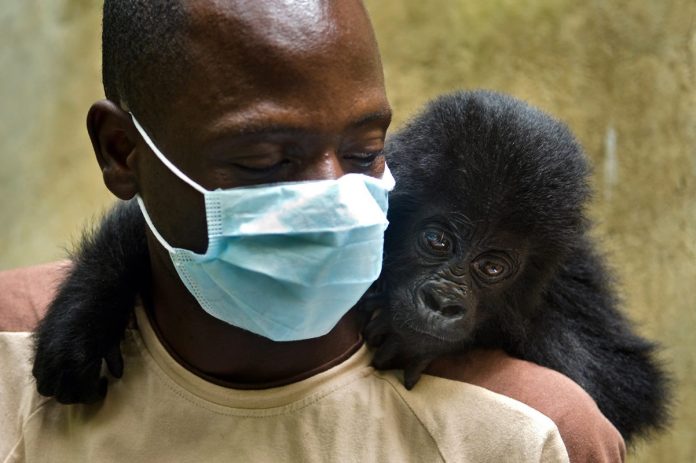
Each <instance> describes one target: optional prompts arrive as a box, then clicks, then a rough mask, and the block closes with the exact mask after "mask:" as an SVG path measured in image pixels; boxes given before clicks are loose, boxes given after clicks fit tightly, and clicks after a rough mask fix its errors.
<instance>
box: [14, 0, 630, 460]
mask: <svg viewBox="0 0 696 463" xmlns="http://www.w3.org/2000/svg"><path fill="white" fill-rule="evenodd" d="M103 39H104V43H103V53H104V66H103V72H104V76H103V77H104V85H105V90H106V96H107V99H106V100H103V101H99V102H97V103H95V104H94V105H93V106H92V107H91V109H90V111H89V114H88V121H87V123H88V131H89V135H90V138H91V140H92V143H93V146H94V150H95V153H96V156H97V160H98V162H99V165H100V166H101V169H102V172H103V175H104V181H105V184H106V186H107V187H108V188H109V190H110V191H111V192H113V193H114V195H116V196H117V197H118V198H120V199H123V200H126V199H131V198H133V197H135V196H136V195H137V196H138V197H139V200H140V201H141V207H142V209H143V212H144V213H145V214H146V216H147V217H148V218H149V220H150V223H149V230H148V248H149V253H150V262H151V269H150V270H151V285H150V286H151V287H150V291H149V292H147V293H146V294H143V301H144V304H142V305H139V306H138V307H137V308H136V322H137V329H133V330H129V332H128V334H127V337H126V339H125V341H124V344H123V347H122V349H123V353H124V359H125V364H126V369H127V370H126V373H125V375H124V377H123V378H122V379H121V380H119V381H115V382H113V384H112V386H111V387H110V389H109V394H108V395H107V397H106V398H105V400H104V401H103V402H102V403H98V404H93V405H72V406H65V405H61V404H58V403H57V402H56V401H55V400H52V399H48V398H44V397H41V396H39V395H38V394H37V393H36V392H35V391H34V384H33V383H32V381H31V377H30V365H29V356H30V351H31V341H30V336H29V334H27V333H22V334H19V333H6V334H2V335H0V356H2V358H3V364H4V365H8V364H11V365H15V367H14V368H12V369H11V370H9V371H6V372H5V373H4V374H3V377H2V380H1V381H0V397H2V400H1V401H0V416H1V420H0V423H1V424H0V456H1V457H2V458H3V459H5V461H80V460H84V461H194V460H195V461H223V460H224V461H229V460H233V461H237V460H238V461H278V460H282V461H476V462H478V461H491V462H500V461H515V462H523V461H567V460H568V455H570V457H571V459H572V460H573V461H618V460H620V459H622V458H623V451H624V450H623V442H622V441H621V439H620V436H618V433H617V432H616V430H615V429H614V428H613V427H612V426H611V425H610V424H609V423H608V421H607V420H606V419H605V418H604V417H603V416H602V415H601V414H600V413H599V411H598V410H597V408H596V406H594V404H593V403H592V401H591V399H589V397H588V396H587V395H586V394H584V393H583V392H582V391H581V390H580V389H579V387H577V386H576V385H574V384H573V383H572V382H570V381H569V380H568V379H567V378H564V377H562V376H561V375H559V374H557V373H555V372H551V371H549V370H546V369H543V368H540V367H536V366H534V365H531V364H528V363H526V362H521V361H516V360H512V359H509V358H507V357H505V356H504V355H503V354H500V353H474V354H472V355H471V356H469V357H467V358H464V357H460V358H455V359H448V360H443V361H442V362H440V363H439V364H437V365H434V366H433V368H432V370H431V373H433V374H435V375H439V376H444V377H448V378H451V379H443V378H438V377H436V376H426V377H424V378H423V379H422V380H421V382H420V383H419V385H418V387H417V388H415V389H414V390H413V391H411V392H409V391H406V390H405V389H404V388H403V387H402V386H401V384H400V381H399V379H398V377H397V376H396V374H395V372H383V373H380V372H376V371H374V370H373V369H372V368H371V367H370V366H369V363H370V354H369V352H368V351H367V350H366V349H365V347H363V346H362V338H361V336H360V331H361V328H362V327H361V325H360V321H359V318H358V316H357V314H356V313H355V311H354V310H349V308H350V305H347V306H346V304H343V306H345V310H344V309H343V306H341V307H338V308H336V307H333V302H332V303H331V305H327V304H326V303H325V302H324V307H325V309H324V310H318V311H314V312H312V313H311V314H310V313H307V314H306V319H305V320H301V321H304V322H306V323H294V324H293V322H292V321H288V322H283V323H281V322H279V321H278V320H279V319H280V318H282V317H283V315H284V314H282V313H280V314H277V313H272V311H270V312H271V313H264V312H263V310H264V307H261V308H260V309H259V312H258V313H257V315H256V316H254V315H251V316H246V317H245V316H242V315H241V314H242V310H241V307H242V306H243V307H247V305H249V306H253V304H254V302H255V301H253V294H252V296H251V297H250V299H251V300H249V299H247V300H245V301H243V302H239V305H240V309H239V310H232V311H229V310H227V311H226V309H225V308H226V307H230V305H229V304H227V303H225V304H219V303H216V301H218V300H219V299H221V298H222V299H224V297H226V296H225V294H229V292H225V291H224V289H227V288H223V289H222V290H221V289H220V287H219V285H223V286H224V285H227V284H229V283H230V279H226V278H219V279H218V280H222V281H212V280H216V279H215V278H210V279H209V280H205V281H204V280H197V278H199V277H200V278H201V279H203V278H205V276H202V275H203V274H202V273H201V272H202V271H201V270H200V269H198V268H197V267H195V265H194V264H192V263H191V262H192V261H195V260H196V254H198V255H200V254H209V253H211V252H214V251H215V250H216V249H218V246H219V245H220V241H221V239H222V237H221V236H220V235H221V232H220V231H219V230H217V228H216V227H214V226H211V223H213V222H215V223H217V222H216V221H217V217H219V216H221V215H224V214H225V213H226V212H225V211H226V210H227V208H232V209H234V208H236V207H238V205H231V204H230V202H229V201H230V199H229V197H231V196H234V195H235V193H234V192H244V195H245V196H243V198H247V197H248V196H246V194H247V193H248V194H257V193H259V192H260V194H261V195H262V197H263V201H265V202H264V203H263V205H264V207H267V210H268V211H269V212H268V213H265V214H262V215H261V217H260V220H261V221H262V222H263V221H264V219H268V220H266V222H265V226H267V227H271V226H272V225H271V222H273V223H275V222H274V221H273V220H271V219H270V218H269V217H272V218H275V215H274V214H275V212H274V208H273V207H272V204H271V207H268V206H269V203H268V201H269V199H268V198H269V196H268V195H270V193H269V192H270V191H271V190H269V188H275V187H273V185H278V184H287V185H288V186H287V188H288V189H289V190H288V191H290V192H291V193H287V194H298V195H300V199H302V200H305V199H307V194H308V192H307V191H308V190H310V189H314V188H315V187H317V188H320V189H321V192H322V195H323V196H321V198H324V199H326V201H329V200H328V198H329V197H330V198H332V199H331V201H333V200H336V201H339V200H338V199H336V198H334V197H333V196H332V195H333V194H334V193H333V192H334V189H335V188H343V187H344V185H345V183H346V182H347V180H346V181H345V182H344V179H348V178H351V179H353V178H358V179H360V180H356V181H357V182H358V183H359V186H356V187H352V186H351V187H350V188H351V189H350V190H348V191H351V192H354V191H358V189H360V188H361V187H360V185H362V186H365V185H367V186H368V189H369V190H370V191H373V192H374V191H375V190H376V191H378V193H374V197H373V198H369V197H367V198H366V200H365V201H366V202H364V203H361V204H365V205H366V207H367V205H368V204H369V205H370V207H373V206H374V207H373V209H374V210H375V211H377V212H375V214H377V216H379V212H378V210H379V208H378V206H379V204H380V194H381V193H384V192H386V190H388V189H389V174H388V169H387V168H386V167H385V163H384V158H383V156H382V155H381V150H382V147H383V142H384V138H385V135H386V130H387V127H388V125H389V122H390V117H391V113H390V108H389V104H388V101H387V98H386V95H385V90H384V83H383V76H382V69H381V63H380V58H379V53H378V50H377V46H376V43H375V39H374V36H373V33H372V29H371V26H370V23H369V20H368V18H367V15H366V12H365V10H364V8H363V6H362V4H361V3H360V2H359V1H358V0H342V1H320V0H314V1H301V2H299V1H298V2H293V1H287V0H286V1H280V0H277V1H264V2H249V1H244V0H229V1H213V0H201V1H197V2H166V1H145V0H141V1H131V2H125V1H114V0H107V1H106V3H105V8H104V36H103ZM347 174H362V176H357V177H355V176H351V177H346V175H347ZM316 181H328V182H325V183H324V182H316ZM351 181H352V180H351ZM287 182H300V183H287ZM256 185H265V186H264V187H260V189H257V188H254V189H248V190H245V189H244V188H245V187H249V186H256ZM267 185H271V187H267ZM282 188H285V187H282ZM217 189H221V190H224V192H223V193H222V194H219V195H217V196H215V195H211V194H210V192H214V191H215V190H217ZM230 191H231V192H233V193H231V194H228V193H225V192H230ZM360 191H363V190H362V189H360ZM379 192H381V193H379ZM267 193H268V195H267ZM284 194H285V193H283V194H281V195H280V196H281V198H280V199H279V201H281V203H280V204H283V205H286V203H284V202H282V201H284V196H283V195H284ZM213 196H215V198H217V199H219V200H220V201H221V202H224V204H222V205H219V204H218V206H214V205H213V203H215V201H216V200H217V199H215V198H213ZM218 196H220V197H219V198H218ZM372 200H374V201H375V202H374V204H373V203H372ZM241 202H242V203H244V202H245V199H242V200H241ZM329 204H333V203H331V202H329ZM343 206H346V208H347V209H348V210H349V213H348V216H346V217H344V216H340V217H339V218H340V219H341V220H343V219H345V220H346V221H347V222H349V223H353V222H356V223H360V224H362V223H363V222H364V220H366V219H365V217H364V216H363V215H362V214H363V212H362V211H361V210H360V209H361V208H360V207H358V208H357V209H356V208H355V207H353V209H351V206H350V205H346V204H344V203H341V207H343ZM215 207H217V209H215ZM375 208H377V209H375ZM276 209H283V208H282V207H279V208H276ZM330 209H331V208H328V209H327V210H326V211H324V212H327V213H328V212H329V211H330ZM334 209H335V208H334ZM235 210H236V209H235ZM211 211H216V212H215V213H213V212H211ZM253 212H254V211H246V212H245V213H248V214H252V213H253ZM289 212H290V214H291V215H290V218H289V220H290V221H299V222H302V220H299V219H298V217H305V216H306V215H307V214H309V212H308V211H307V210H306V209H303V208H298V207H293V208H290V209H289ZM382 212H383V211H382ZM351 214H353V215H351ZM233 219H234V220H232V221H231V222H225V221H224V219H220V227H221V228H224V226H225V224H228V225H229V224H230V223H231V224H232V225H235V221H236V220H242V219H241V218H240V215H239V214H237V215H235V216H234V217H233ZM243 223H244V224H245V225H247V224H248V225H249V227H250V228H253V226H252V225H254V224H256V222H253V221H252V222H248V223H247V222H243ZM371 224H372V225H375V226H377V225H379V220H376V221H374V223H372V222H371ZM254 226H255V225H254ZM371 230H372V228H371ZM281 241H282V240H281ZM264 249H266V248H264ZM285 251H286V250H285V249H283V248H282V244H281V247H280V248H278V253H281V252H285ZM264 252H265V251H264ZM365 252H366V253H369V252H372V254H370V256H371V257H374V256H375V255H379V252H381V248H379V249H378V251H377V254H375V250H374V249H372V251H370V250H367V249H366V250H365ZM176 256H179V257H176ZM181 256H184V257H181ZM264 256H265V254H264V253H262V252H258V253H257V254H253V253H251V254H249V258H248V259H247V261H246V263H247V264H248V267H249V269H250V270H252V273H263V274H264V276H263V278H261V280H263V281H265V282H266V283H265V285H266V286H264V284H261V285H259V286H258V287H255V286H254V287H253V288H252V286H253V285H254V284H257V283H258V280H259V278H256V277H255V278H252V277H249V278H250V280H249V281H250V282H249V285H246V284H245V285H238V286H237V287H235V288H233V292H235V291H240V292H242V291H247V290H250V289H249V288H252V289H253V290H254V291H257V292H256V293H255V294H257V295H259V296H262V297H259V296H257V299H259V298H261V299H263V298H264V297H265V296H268V295H267V294H263V291H264V288H268V292H269V293H270V292H272V290H271V289H270V288H271V287H275V286H274V285H275V284H276V283H277V279H276V278H269V277H268V272H267V271H268V269H267V268H262V269H260V268H257V266H258V265H260V264H259V262H263V261H264V259H263V257H264ZM223 257H224V256H221V258H223ZM300 257H302V255H301V256H300ZM348 257H349V256H344V257H343V258H344V259H347V258H348ZM341 262H342V261H340V260H338V261H337V262H333V263H332V264H333V265H334V266H336V265H338V266H339V267H340V264H341ZM194 263H195V262H194ZM243 263H244V262H239V261H238V262H237V264H238V265H241V264H243ZM345 264H346V265H348V262H347V261H346V262H345ZM311 265H312V264H310V263H308V262H305V261H304V259H301V258H298V260H297V262H296V266H297V268H299V269H301V270H303V271H304V270H307V269H311ZM182 268H183V269H182ZM332 269H333V270H332V272H336V273H340V272H338V270H337V269H336V268H335V267H332ZM281 270H282V269H281ZM294 270H295V269H287V272H288V273H290V272H293V271H294ZM49 271H50V270H49V269H46V268H41V269H33V270H24V271H16V272H10V273H8V274H5V275H4V277H3V278H2V280H3V281H4V285H5V287H6V289H7V291H6V292H3V294H4V295H5V296H4V299H5V300H2V301H0V309H1V310H2V311H3V312H9V311H10V309H9V308H8V307H11V308H12V311H17V310H21V307H22V306H24V307H26V306H27V305H29V303H28V302H27V301H31V297H35V296H32V295H33V294H34V292H35V291H36V290H37V289H36V286H35V284H37V283H40V278H41V275H44V278H45V275H46V274H47V272H49ZM206 272H208V273H206V274H205V275H208V276H210V275H211V274H213V273H214V272H215V269H213V270H210V269H208V270H206ZM211 272H212V273H211ZM264 272H265V273H264ZM320 273H321V272H320ZM372 273H374V272H372ZM370 278H371V279H374V278H376V275H371V276H370V275H367V276H366V277H365V281H363V283H366V284H369V281H367V280H369V279H370ZM28 279H31V280H32V282H33V283H34V284H27V283H26V282H27V280H28ZM252 280H253V281H252ZM18 281H21V282H22V284H24V285H26V286H24V288H25V289H24V290H22V289H17V288H22V287H21V286H20V285H18V284H17V282H18ZM332 281H333V280H332ZM232 283H233V284H234V281H232ZM216 285H217V286H216ZM216 291H217V292H216ZM303 291H304V290H303ZM235 294H236V293H235ZM302 297H303V298H304V297H305V294H304V293H302ZM306 298H307V300H311V301H313V302H315V300H314V299H312V297H311V295H306ZM289 299H290V296H288V300H289ZM300 299H301V298H300ZM302 300H304V299H302ZM39 305H40V304H39ZM304 309H305V307H304V306H302V305H300V306H298V310H301V311H302V310H304ZM339 309H340V310H339ZM37 311H38V312H40V311H41V308H38V309H37ZM329 313H330V314H331V316H332V317H333V318H331V319H328V318H327V314H329ZM285 315H287V314H285ZM255 317H257V318H255ZM327 320H329V322H328V323H329V324H328V327H327V325H326V323H327ZM314 322H316V326H317V327H318V328H317V329H316V330H315V331H313V332H304V331H303V330H305V329H307V325H309V326H314V325H313V324H314ZM279 327H280V328H286V329H284V330H281V329H280V328H279ZM327 329H328V330H329V331H328V333H326V331H327ZM313 334H318V336H314V335H313ZM452 379H454V380H455V381H452ZM457 380H458V381H457ZM518 382H519V383H521V384H517V383H518ZM474 384H477V385H474ZM480 386H484V387H480ZM541 388H543V389H541ZM491 391H495V392H500V393H502V394H507V395H510V396H513V397H515V398H517V399H518V400H520V401H522V402H526V403H529V404H530V405H532V407H535V408H537V410H535V409H534V408H532V407H530V406H527V405H525V404H523V403H522V402H520V401H517V400H513V399H511V398H509V397H506V396H505V395H502V394H498V393H495V392H491ZM540 411H541V412H543V413H545V414H546V415H547V416H545V415H544V414H543V413H541V412H540ZM550 418H551V419H550ZM561 436H563V438H561Z"/></svg>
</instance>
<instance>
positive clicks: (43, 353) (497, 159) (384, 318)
mask: <svg viewBox="0 0 696 463" xmlns="http://www.w3.org/2000/svg"><path fill="white" fill-rule="evenodd" d="M385 151H386V156H387V160H388V163H389V166H390V168H391V169H392V171H393V173H394V176H395V177H396V179H397V187H396V189H395V190H394V192H393V193H392V195H391V196H390V212H389V220H390V226H389V229H388V230H387V234H386V244H385V262H384V270H383V273H382V277H381V278H380V282H379V283H381V284H380V285H379V286H380V287H381V288H382V293H381V296H382V297H380V295H377V296H376V297H372V298H370V299H369V301H370V302H369V304H368V303H367V302H366V304H365V305H374V303H375V300H376V301H381V302H383V303H384V304H385V305H384V306H383V308H382V309H381V310H379V312H378V314H377V316H375V317H374V318H373V320H372V321H371V322H370V324H369V326H368V328H367V330H366V336H367V339H368V342H369V343H370V344H371V345H373V346H375V347H377V352H376V353H375V364H376V366H378V367H383V368H385V367H405V378H406V383H407V386H408V387H412V386H413V384H415V382H416V381H417V379H418V377H419V376H420V373H421V371H422V370H423V369H424V368H425V366H427V364H428V363H429V362H430V361H431V360H432V359H434V358H436V357H438V356H440V355H442V354H444V353H451V352H454V351H461V350H464V349H466V348H469V347H471V346H478V347H501V348H503V349H505V350H506V351H507V352H508V353H509V354H510V355H513V356H515V357H519V358H522V359H526V360H530V361H532V362H535V363H537V364H540V365H543V366H546V367H549V368H552V369H554V370H557V371H559V372H561V373H563V374H565V375H567V376H568V377H570V378H571V379H573V380H574V381H575V382H577V383H578V384H579V385H580V386H582V387H583V388H584V389H585V390H586V391H587V392H588V393H589V394H590V395H591V396H592V397H593V398H594V400H595V401H596V402H597V404H598V405H599V408H600V409H601V411H602V412H603V413H604V415H605V416H607V418H608V419H609V420H610V421H612V423H613V424H614V425H615V426H616V427H617V429H618V430H619V431H620V432H621V434H622V435H623V436H624V438H625V439H626V440H627V441H630V440H631V439H632V438H634V437H636V436H638V435H645V434H646V433H648V432H650V431H652V430H656V429H660V428H662V427H663V426H664V425H665V423H666V422H667V419H668V410H667V406H668V398H669V380H668V377H667V375H666V374H665V372H664V371H662V369H661V367H660V366H659V364H658V363H657V362H656V360H655V359H654V351H655V348H656V346H655V345H654V344H653V343H650V342H648V341H646V340H645V339H643V338H641V337H639V336H637V335H636V334H635V333H634V332H633V331H632V328H631V326H630V324H629V323H628V321H627V320H626V319H625V318H624V316H623V315H622V314H621V313H620V312H619V311H618V310H617V298H616V297H615V295H614V293H613V289H612V284H613V283H612V279H611V277H610V275H609V273H608V272H607V270H606V268H605V265H604V263H603V260H602V258H601V257H600V256H599V255H598V254H597V253H596V252H595V251H594V248H593V245H592V242H591V239H590V238H589V236H588V228H589V224H588V221H587V220H586V219H585V216H584V210H583V209H584V205H585V202H586V201H587V199H588V197H589V187H588V184H587V177H588V174H589V169H588V166H587V162H586V160H585V157H584V155H583V153H582V150H581V148H580V147H579V145H578V144H577V143H576V141H575V140H574V138H573V136H572V134H571V133H570V132H569V131H568V129H567V128H566V127H565V126H564V125H563V124H561V123H560V122H558V121H556V120H554V119H552V118H551V117H549V116H547V115H546V114H544V113H542V112H540V111H538V110H536V109H533V108H531V107H529V106H527V105H526V104H524V103H521V102H519V101H517V100H515V99H513V98H511V97H508V96H505V95H501V94H497V93H493V92H486V91H476V92H458V93H454V94H451V95H447V96H444V97H440V98H439V99H437V100H435V101H433V102H431V103H430V104H429V105H428V106H427V107H426V108H425V110H424V111H423V112H422V113H421V114H420V115H419V116H417V117H416V118H415V119H414V120H413V121H412V122H411V123H409V124H408V125H407V126H406V127H405V128H404V129H402V130H401V131H400V132H399V133H397V134H396V135H394V136H393V137H391V138H390V139H389V140H388V143H387V146H386V150H385ZM144 231H145V224H144V221H143V218H142V215H141V214H140V212H139V210H138V208H137V205H136V204H135V202H134V201H131V202H129V203H123V204H121V205H119V206H117V207H116V208H114V210H113V211H112V212H111V213H110V214H109V215H108V216H107V217H106V219H105V220H104V222H103V223H102V224H101V226H100V227H99V229H98V230H97V231H96V232H94V233H92V234H91V235H88V237H87V238H86V239H85V240H84V241H83V243H82V245H81V247H80V249H79V250H78V252H77V253H76V254H75V256H74V261H75V266H74V268H73V270H72V272H71V273H70V275H69V276H68V278H67V279H66V281H65V282H64V283H63V285H62V286H61V288H60V290H59V293H58V296H57V297H56V299H55V300H54V302H53V303H52V305H51V306H50V308H49V312H48V315H47V316H46V318H45V319H44V320H43V322H42V323H41V324H40V326H39V329H38V331H37V334H36V359H35V364H34V376H35V377H36V379H37V384H38V388H39V392H40V393H42V394H44V395H49V396H51V395H55V396H56V397H57V399H58V400H59V401H61V402H65V403H72V402H91V401H95V400H98V399H99V398H101V397H103V396H104V394H105V393H106V383H105V380H104V379H103V378H102V379H100V378H99V376H100V367H101V362H102V359H106V360H107V366H108V367H109V369H110V370H111V371H112V373H113V374H114V375H115V376H120V375H121V373H122V369H123V366H122V361H121V358H120V353H119V343H120V339H121V336H122V334H123V331H124V330H125V327H126V324H127V321H128V317H129V315H130V312H131V309H132V307H133V303H134V297H135V295H136V293H137V292H139V291H140V290H141V289H142V288H144V287H145V285H147V284H148V283H147V279H148V275H147V270H146V269H147V268H148V264H147V250H146V245H145V235H144ZM366 301H367V299H366Z"/></svg>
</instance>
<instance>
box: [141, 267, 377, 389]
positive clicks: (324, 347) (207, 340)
mask: <svg viewBox="0 0 696 463" xmlns="http://www.w3.org/2000/svg"><path fill="white" fill-rule="evenodd" d="M152 257H153V259H152V263H153V265H152V280H151V281H152V284H151V287H150V292H149V294H143V302H144V303H145V307H146V311H147V313H148V317H149V318H150V322H151V324H152V326H153V328H154V330H155V332H156V333H157V336H158V338H159V339H160V341H161V342H162V344H163V345H164V346H165V347H166V349H167V350H168V351H169V353H170V354H171V355H172V357H174V358H175V359H176V360H177V361H178V362H179V363H180V364H181V365H183V366H184V367H185V368H186V369H188V370H190V371H191V372H193V373H195V374H196V375H198V376H201V377H202V378H204V379H206V380H208V381H211V382H214V383H216V384H219V385H222V386H226V387H232V388H237V389H265V388H269V387H277V386H282V385H285V384H289V383H293V382H296V381H300V380H302V379H305V378H308V377H310V376H312V375H315V374H317V373H320V372H321V371H324V370H327V369H329V368H331V367H332V366H334V365H337V364H338V363H341V362H342V361H343V360H345V359H346V358H348V357H349V356H350V355H351V354H353V353H354V352H355V351H357V349H358V348H359V347H360V346H361V345H362V336H361V334H360V333H361V329H362V326H363V323H364V317H363V316H362V314H360V313H358V311H357V310H355V309H353V310H351V311H350V312H348V314H346V315H345V316H344V317H343V318H342V319H341V320H340V321H339V323H338V324H337V325H336V326H335V327H334V328H333V329H332V330H331V331H330V332H329V333H328V334H326V335H325V336H322V337H319V338H314V339H309V340H305V341H292V342H275V341H271V340H270V339H267V338H264V337H262V336H258V335H256V334H254V333H251V332H249V331H245V330H242V329H241V328H237V327H235V326H232V325H229V324H227V323H225V322H223V321H221V320H218V319H216V318H214V317H212V316H211V315H209V314H208V313H206V312H205V311H204V310H203V309H201V307H200V305H198V303H197V302H196V300H195V299H194V298H193V296H192V295H191V294H190V293H189V292H188V290H187V289H186V287H185V286H184V285H183V284H182V283H181V280H179V278H178V276H177V274H176V270H175V269H174V268H173V266H171V262H163V260H164V259H161V258H162V257H165V256H161V255H159V256H152ZM158 257H159V259H158ZM158 264H160V265H158ZM161 264H164V265H161ZM167 264H169V265H167Z"/></svg>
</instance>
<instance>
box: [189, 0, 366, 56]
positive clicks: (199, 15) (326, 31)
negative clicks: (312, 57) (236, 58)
mask: <svg viewBox="0 0 696 463" xmlns="http://www.w3.org/2000/svg"><path fill="white" fill-rule="evenodd" d="M187 11H188V18H189V26H190V31H191V33H193V34H194V35H197V36H199V35H211V34H214V35H216V36H218V37H219V36H220V34H222V35H224V36H227V37H236V38H238V39H239V40H242V41H244V42H245V44H246V45H247V46H251V47H253V45H255V44H257V45H263V46H265V47H270V48H274V49H277V50H286V51H287V52H290V53H291V52H292V51H294V50H297V51H300V50H306V49H308V48H312V47H317V46H324V45H326V44H328V43H331V42H333V41H335V40H336V39H337V38H338V37H340V36H341V35H343V34H345V33H346V32H349V30H350V29H352V27H350V26H351V23H353V22H356V23H358V24H359V23H363V24H365V23H367V24H369V22H368V21H367V15H366V12H365V10H364V7H363V5H362V3H361V2H360V1H359V0H343V1H339V2H336V1H329V0H263V1H258V0H203V1H200V0H199V1H195V2H190V3H189V4H188V5H187Z"/></svg>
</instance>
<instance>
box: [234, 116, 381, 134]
mask: <svg viewBox="0 0 696 463" xmlns="http://www.w3.org/2000/svg"><path fill="white" fill-rule="evenodd" d="M391 118H392V112H391V109H382V110H379V111H375V112H372V113H369V114H366V115H365V116H362V117H360V118H359V119H357V120H355V121H352V122H350V123H349V124H348V128H349V129H356V128H359V127H362V126H365V125H369V124H371V123H373V122H383V123H385V125H388V124H389V123H390V122H391ZM310 132H312V130H311V129H310V128H307V127H299V126H294V125H288V124H273V123H271V124H269V123H261V122H259V123H254V122H248V123H245V124H240V125H239V126H237V127H235V128H234V135H233V136H235V137H247V136H256V135H293V134H306V133H310Z"/></svg>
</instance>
